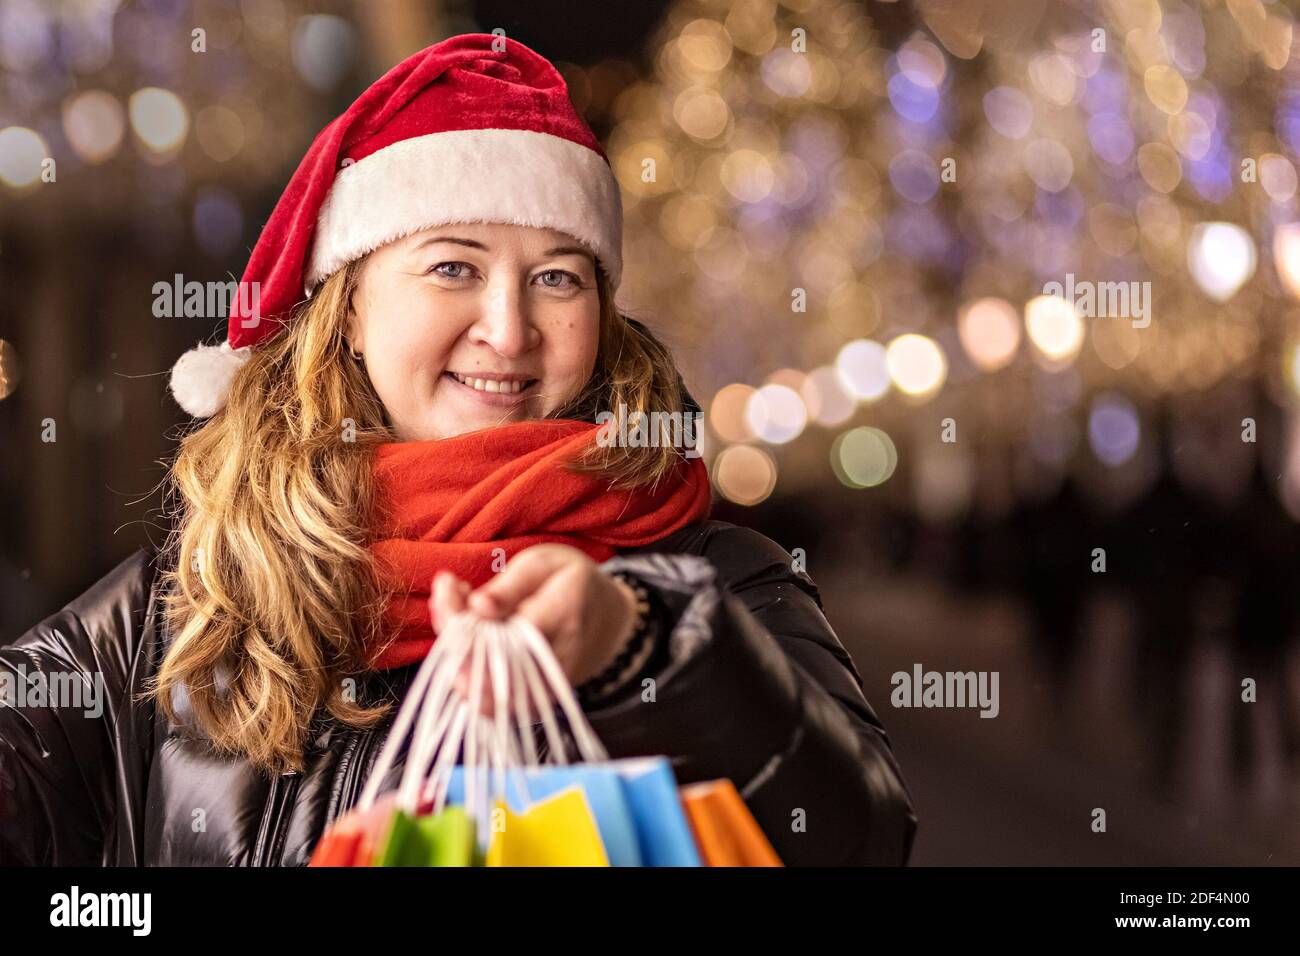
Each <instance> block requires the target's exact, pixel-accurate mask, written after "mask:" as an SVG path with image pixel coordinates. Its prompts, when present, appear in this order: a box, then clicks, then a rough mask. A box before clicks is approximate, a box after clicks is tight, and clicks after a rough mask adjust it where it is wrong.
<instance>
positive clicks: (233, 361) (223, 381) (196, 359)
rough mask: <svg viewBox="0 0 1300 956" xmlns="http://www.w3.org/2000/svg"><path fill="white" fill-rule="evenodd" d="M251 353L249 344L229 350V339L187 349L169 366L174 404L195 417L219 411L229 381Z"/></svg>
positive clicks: (208, 415) (224, 402) (224, 399)
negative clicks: (170, 368)
mask: <svg viewBox="0 0 1300 956" xmlns="http://www.w3.org/2000/svg"><path fill="white" fill-rule="evenodd" d="M251 354H252V352H251V350H250V348H249V347H248V346H245V347H244V348H242V349H232V348H231V347H230V343H229V342H222V343H221V344H220V345H200V346H198V347H197V348H192V349H190V350H189V351H188V352H186V353H185V354H184V355H182V356H181V357H180V358H179V359H177V360H176V364H175V365H173V366H172V380H171V388H172V395H173V396H174V397H175V398H176V404H178V405H180V407H181V408H183V409H185V411H187V412H189V413H190V414H191V415H193V416H194V417H195V418H209V417H211V416H212V415H215V414H216V413H217V412H219V411H221V409H222V408H223V407H224V406H225V404H226V395H227V394H228V393H229V391H230V382H231V380H232V379H234V377H235V373H236V372H238V371H239V369H240V368H241V367H242V366H243V364H244V363H245V362H247V361H248V359H249V356H250V355H251Z"/></svg>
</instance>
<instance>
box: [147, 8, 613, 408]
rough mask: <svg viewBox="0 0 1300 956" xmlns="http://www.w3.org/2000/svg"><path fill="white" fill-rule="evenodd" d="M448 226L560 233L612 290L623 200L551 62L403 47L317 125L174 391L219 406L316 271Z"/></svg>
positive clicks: (528, 55)
mask: <svg viewBox="0 0 1300 956" xmlns="http://www.w3.org/2000/svg"><path fill="white" fill-rule="evenodd" d="M453 222H506V223H517V224H519V225H527V226H537V227H543V228H550V229H555V230H558V231H560V232H563V233H566V234H568V235H571V236H573V237H574V238H575V239H577V240H578V241H579V242H581V243H582V244H583V245H585V246H587V247H588V248H589V249H591V251H592V253H593V254H594V255H595V256H596V259H597V261H598V262H599V264H600V266H601V267H602V268H603V269H604V271H605V274H606V275H607V276H608V277H609V281H610V284H611V286H612V287H613V288H617V286H618V282H619V278H620V275H621V273H622V265H623V263H622V258H623V256H622V237H623V207H622V202H621V200H620V197H619V191H618V183H617V181H616V180H615V178H614V174H613V170H612V169H611V168H610V164H609V159H608V157H606V155H605V152H604V150H602V149H601V147H600V143H599V142H597V140H596V137H595V136H594V135H593V134H592V132H591V129H590V128H589V127H588V126H587V124H586V123H585V122H584V121H583V119H582V118H581V117H580V116H579V115H578V113H577V111H576V110H575V109H574V107H573V104H572V102H570V100H569V93H568V89H567V87H566V86H565V83H564V79H563V78H562V77H561V76H560V74H559V72H558V71H557V70H556V69H555V67H554V66H552V65H551V63H550V62H548V61H547V60H546V59H545V58H544V57H542V56H540V55H539V54H537V53H535V52H534V51H532V50H530V49H529V48H528V47H526V46H524V45H523V44H522V43H520V42H518V41H517V40H511V39H507V38H506V37H504V36H501V35H499V34H490V33H473V34H466V35H463V36H455V37H451V38H450V39H447V40H443V41H442V42H441V43H436V44H434V45H433V46H431V47H429V48H427V49H425V50H422V51H420V52H419V53H416V54H415V55H414V56H411V57H408V58H407V59H405V60H403V61H402V62H401V63H399V64H398V65H397V66H395V67H393V68H392V69H391V70H389V71H388V73H386V74H385V75H384V76H383V77H381V78H380V79H379V80H377V81H376V82H375V83H374V84H373V85H372V86H371V87H370V88H369V89H367V90H366V91H365V92H364V93H362V94H361V96H359V97H358V98H357V100H356V102H354V103H353V104H352V105H351V106H350V107H348V109H347V111H346V112H345V113H343V115H342V116H339V117H338V118H337V119H335V120H334V121H333V122H332V123H330V124H329V125H328V126H326V127H325V128H324V129H323V130H321V132H320V134H319V135H317V137H316V139H315V141H314V142H313V143H312V144H311V147H310V148H309V149H308V150H307V155H306V156H304V157H303V160H302V162H301V163H300V164H299V165H298V169H297V171H296V172H294V174H293V178H292V179H290V180H289V184H288V186H287V187H286V188H285V190H284V194H283V195H282V196H281V197H280V201H279V202H278V203H277V204H276V207H275V210H274V211H273V212H272V213H271V218H270V219H269V220H267V222H266V225H265V226H264V227H263V229H262V234H261V236H260V237H259V238H258V240H257V245H256V246H254V247H253V253H252V255H251V256H250V257H249V260H248V268H247V269H245V270H244V276H243V280H242V282H241V285H240V291H241V294H240V295H239V296H236V301H235V302H234V303H233V304H232V306H231V310H230V316H229V323H228V329H227V340H226V341H225V342H223V343H222V344H221V345H219V346H216V345H208V346H205V345H200V346H199V347H198V348H195V349H192V350H190V351H189V352H186V353H185V354H184V355H182V356H181V357H180V359H179V360H178V361H177V362H176V365H175V367H174V368H173V369H172V376H171V390H172V394H173V395H174V396H175V397H176V401H177V402H178V403H179V404H180V406H181V407H182V408H184V409H185V410H186V411H187V412H189V413H190V414H191V415H196V416H208V415H213V414H215V413H216V412H217V411H219V410H220V409H221V408H222V407H223V406H224V405H225V402H226V393H227V391H228V389H229V387H230V381H231V379H232V378H234V375H235V373H236V372H237V371H238V370H239V368H240V366H241V365H242V364H243V363H244V362H245V361H247V359H248V356H249V352H250V350H251V349H252V348H253V347H254V346H256V345H257V343H258V342H260V341H262V340H263V339H266V338H269V337H270V336H272V335H274V334H275V332H276V331H277V330H278V329H279V327H280V325H281V323H283V322H285V321H286V320H288V318H289V317H290V314H291V312H292V310H293V308H294V306H295V305H297V304H298V303H299V302H301V301H302V300H303V299H304V298H305V297H307V296H310V295H311V293H312V290H313V289H315V287H316V286H317V285H319V284H320V282H321V281H322V280H324V279H325V278H326V277H327V276H329V275H330V274H331V273H333V272H334V271H335V270H337V269H339V268H341V267H342V266H344V265H346V264H347V263H349V262H351V261H353V260H354V259H358V258H360V257H361V256H364V255H365V254H366V253H368V252H370V251H371V250H373V249H376V248H378V247H379V246H382V245H384V244H386V243H388V242H392V241H393V240H395V239H399V238H401V237H403V236H406V235H410V234H411V233H413V232H418V231H419V230H421V229H427V228H429V227H431V226H437V225H442V224H445V223H453ZM252 283H257V285H256V286H253V285H252ZM253 290H256V294H255V295H254V294H253Z"/></svg>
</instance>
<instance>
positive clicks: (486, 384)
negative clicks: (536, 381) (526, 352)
mask: <svg viewBox="0 0 1300 956" xmlns="http://www.w3.org/2000/svg"><path fill="white" fill-rule="evenodd" d="M447 374H448V375H450V376H451V377H452V378H454V379H455V380H456V381H458V382H460V383H461V384H462V385H468V386H469V387H470V388H472V389H474V390H475V391H479V392H500V393H503V394H506V395H514V394H516V393H517V392H522V391H523V390H524V389H525V388H527V387H528V384H529V381H531V379H530V380H528V381H522V382H498V381H496V380H494V379H483V378H469V377H468V376H465V375H458V374H457V373H455V372H448V373H447Z"/></svg>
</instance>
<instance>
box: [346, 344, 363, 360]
mask: <svg viewBox="0 0 1300 956" xmlns="http://www.w3.org/2000/svg"><path fill="white" fill-rule="evenodd" d="M348 351H349V352H351V353H352V360H353V361H354V362H360V361H361V353H360V352H358V351H357V347H356V346H355V345H353V344H352V343H351V342H349V343H348Z"/></svg>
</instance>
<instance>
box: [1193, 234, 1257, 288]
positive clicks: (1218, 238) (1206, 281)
mask: <svg viewBox="0 0 1300 956" xmlns="http://www.w3.org/2000/svg"><path fill="white" fill-rule="evenodd" d="M1187 266H1188V268H1189V269H1190V270H1191V273H1192V278H1193V279H1195V280H1196V284H1197V285H1198V286H1200V287H1201V291H1203V292H1204V293H1205V294H1206V295H1208V296H1209V297H1210V298H1211V299H1214V300H1215V301H1216V302H1227V301H1228V300H1229V299H1231V298H1232V297H1233V296H1234V295H1236V294H1237V290H1238V289H1240V288H1241V287H1242V285H1244V284H1245V283H1246V281H1247V280H1248V279H1250V277H1251V276H1253V275H1254V274H1255V242H1254V240H1253V239H1251V237H1250V233H1248V232H1247V231H1246V230H1245V229H1243V228H1241V226H1238V225H1237V224H1236V223H1231V222H1203V223H1199V224H1198V225H1197V226H1196V227H1195V228H1193V229H1192V235H1191V238H1190V240H1189V241H1188V244H1187Z"/></svg>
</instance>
